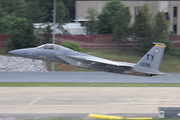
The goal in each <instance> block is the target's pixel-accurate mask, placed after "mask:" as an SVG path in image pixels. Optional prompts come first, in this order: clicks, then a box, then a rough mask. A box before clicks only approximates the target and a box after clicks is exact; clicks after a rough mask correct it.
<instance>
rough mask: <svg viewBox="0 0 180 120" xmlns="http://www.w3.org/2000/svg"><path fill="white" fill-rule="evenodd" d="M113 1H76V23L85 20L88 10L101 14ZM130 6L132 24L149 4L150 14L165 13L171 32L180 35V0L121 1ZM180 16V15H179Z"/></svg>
mask: <svg viewBox="0 0 180 120" xmlns="http://www.w3.org/2000/svg"><path fill="white" fill-rule="evenodd" d="M109 1H111V0H76V21H78V20H79V19H85V16H86V10H87V8H88V7H89V8H94V9H96V10H97V12H98V13H101V11H102V9H103V7H104V6H105V4H106V3H107V2H109ZM121 2H122V3H123V4H124V5H126V6H128V7H129V9H130V12H131V16H132V18H131V23H134V21H135V16H136V15H137V14H138V11H139V10H140V9H141V6H143V5H144V4H147V5H148V6H149V9H150V12H151V13H152V14H153V15H156V13H157V12H158V11H164V12H165V13H166V15H167V19H168V20H170V28H169V30H174V31H175V32H176V33H177V35H180V14H179V13H180V1H179V0H166V1H163V0H121ZM178 14H179V15H178Z"/></svg>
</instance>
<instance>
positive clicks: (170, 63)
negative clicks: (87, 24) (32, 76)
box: [47, 48, 180, 72]
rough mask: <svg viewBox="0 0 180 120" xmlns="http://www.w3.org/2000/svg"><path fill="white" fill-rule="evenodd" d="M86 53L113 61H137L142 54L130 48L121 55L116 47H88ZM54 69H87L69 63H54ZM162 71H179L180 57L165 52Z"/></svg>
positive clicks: (49, 67)
mask: <svg viewBox="0 0 180 120" xmlns="http://www.w3.org/2000/svg"><path fill="white" fill-rule="evenodd" d="M83 52H84V53H86V54H90V55H94V56H97V57H102V58H106V59H109V60H114V61H121V62H131V63H137V62H138V61H139V60H140V59H141V58H142V56H143V55H144V54H139V53H138V52H136V51H134V48H130V49H128V50H127V51H125V50H121V55H120V56H119V55H118V50H117V49H113V48H110V49H101V48H95V49H94V48H93V49H92V48H88V49H84V51H83ZM47 66H48V70H51V63H50V62H47ZM55 71H89V70H86V69H82V68H77V67H73V66H69V65H63V64H60V63H55ZM161 71H162V72H180V57H175V56H172V55H167V54H165V55H164V57H163V61H162V64H161Z"/></svg>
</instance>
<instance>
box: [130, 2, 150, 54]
mask: <svg viewBox="0 0 180 120" xmlns="http://www.w3.org/2000/svg"><path fill="white" fill-rule="evenodd" d="M133 29H134V32H135V35H136V39H138V40H139V42H140V46H141V49H139V50H140V52H143V53H146V52H147V51H148V50H149V49H150V48H151V47H152V42H153V25H152V14H151V13H150V12H149V7H148V5H146V4H144V5H143V6H142V8H141V10H140V11H139V13H138V15H137V16H136V18H135V23H134V25H133Z"/></svg>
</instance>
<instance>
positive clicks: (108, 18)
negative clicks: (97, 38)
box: [97, 0, 124, 34]
mask: <svg viewBox="0 0 180 120" xmlns="http://www.w3.org/2000/svg"><path fill="white" fill-rule="evenodd" d="M122 7H124V5H123V4H122V3H121V2H120V1H119V0H112V1H111V2H107V3H106V5H105V7H104V8H103V10H102V12H101V14H99V16H98V19H99V20H98V22H97V30H98V33H99V34H111V33H112V31H113V24H112V20H113V17H114V16H116V12H117V11H118V10H119V9H121V8H122Z"/></svg>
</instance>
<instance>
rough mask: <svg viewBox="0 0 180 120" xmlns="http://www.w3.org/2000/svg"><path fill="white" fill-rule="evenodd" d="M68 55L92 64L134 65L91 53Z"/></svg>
mask: <svg viewBox="0 0 180 120" xmlns="http://www.w3.org/2000/svg"><path fill="white" fill-rule="evenodd" d="M68 57H70V58H73V59H76V60H81V61H89V62H91V63H92V64H94V63H95V64H106V65H112V66H121V67H131V68H132V67H134V65H135V64H134V63H126V62H117V61H111V60H107V59H103V58H99V57H95V56H91V55H68Z"/></svg>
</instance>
